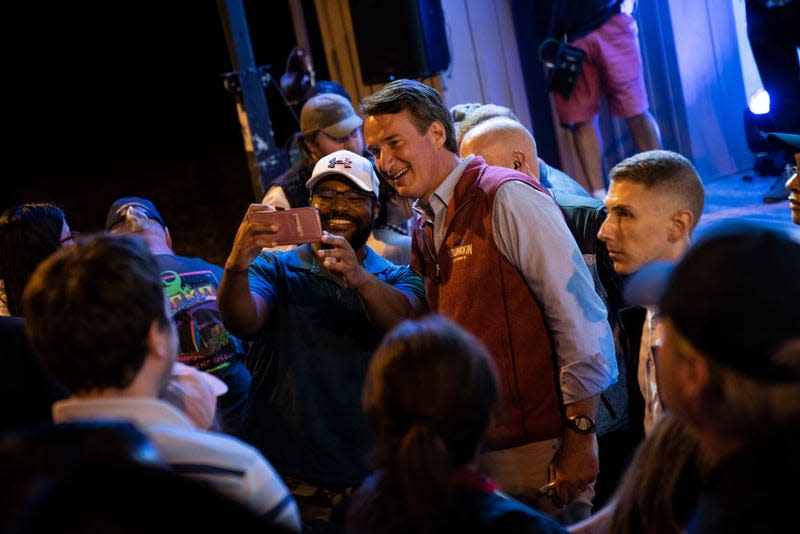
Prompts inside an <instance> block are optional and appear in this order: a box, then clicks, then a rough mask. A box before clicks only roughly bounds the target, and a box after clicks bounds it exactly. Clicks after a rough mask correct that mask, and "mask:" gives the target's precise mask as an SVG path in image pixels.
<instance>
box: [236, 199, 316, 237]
mask: <svg viewBox="0 0 800 534" xmlns="http://www.w3.org/2000/svg"><path fill="white" fill-rule="evenodd" d="M257 206H259V207H260V208H262V209H263V207H264V206H263V205H262V204H251V206H250V208H249V209H248V212H250V213H253V214H254V215H255V217H256V219H255V220H257V221H258V222H261V223H268V224H275V225H277V226H278V231H277V232H276V233H275V234H273V235H272V236H271V237H272V238H273V240H274V241H273V243H274V245H273V246H284V245H299V244H301V243H314V242H316V241H319V240H320V239H321V238H322V224H321V223H320V220H319V212H318V211H317V210H316V208H311V207H306V208H292V209H288V210H276V211H260V210H259V208H257Z"/></svg>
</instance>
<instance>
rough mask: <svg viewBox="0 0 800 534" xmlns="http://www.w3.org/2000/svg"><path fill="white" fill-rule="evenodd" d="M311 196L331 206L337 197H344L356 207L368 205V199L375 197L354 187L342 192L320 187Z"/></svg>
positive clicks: (322, 203) (320, 202)
mask: <svg viewBox="0 0 800 534" xmlns="http://www.w3.org/2000/svg"><path fill="white" fill-rule="evenodd" d="M311 196H312V198H314V199H316V201H317V203H318V204H319V205H320V206H330V205H331V204H333V203H334V202H336V199H337V198H339V197H344V201H345V202H346V203H347V204H348V205H350V206H352V207H354V208H363V207H364V206H366V205H367V201H368V200H369V199H370V198H373V197H372V195H370V194H369V193H362V192H360V191H356V190H354V189H348V190H347V191H341V192H339V191H334V190H333V189H320V190H318V191H315V192H314V194H313V195H311Z"/></svg>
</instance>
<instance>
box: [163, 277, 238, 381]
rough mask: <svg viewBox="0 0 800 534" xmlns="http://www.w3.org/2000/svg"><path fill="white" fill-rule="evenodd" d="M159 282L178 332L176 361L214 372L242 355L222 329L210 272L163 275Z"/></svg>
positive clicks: (233, 340) (216, 283) (215, 281)
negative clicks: (178, 342) (237, 355)
mask: <svg viewBox="0 0 800 534" xmlns="http://www.w3.org/2000/svg"><path fill="white" fill-rule="evenodd" d="M161 282H162V284H163V287H164V293H165V294H166V296H167V299H168V301H169V306H170V310H171V311H172V317H173V319H174V320H175V326H176V327H177V329H178V335H179V338H180V347H179V349H178V352H179V354H178V360H179V361H181V362H182V363H185V364H186V365H191V366H192V367H195V368H197V369H200V370H201V371H215V370H218V369H220V368H222V367H224V366H226V365H228V363H229V362H230V361H231V360H232V359H233V358H234V357H235V356H236V354H237V353H240V352H242V347H241V344H240V341H239V340H238V339H237V338H235V337H233V336H232V335H231V334H230V332H228V330H226V329H225V327H224V326H223V325H222V320H221V319H220V317H219V311H218V310H217V287H218V285H219V282H218V281H217V279H216V277H215V276H214V273H212V272H211V271H207V270H204V271H193V272H185V273H178V272H176V271H162V272H161Z"/></svg>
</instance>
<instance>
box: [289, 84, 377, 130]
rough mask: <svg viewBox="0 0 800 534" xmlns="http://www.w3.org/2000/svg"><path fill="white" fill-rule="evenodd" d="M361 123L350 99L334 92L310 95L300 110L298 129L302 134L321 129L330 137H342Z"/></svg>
mask: <svg viewBox="0 0 800 534" xmlns="http://www.w3.org/2000/svg"><path fill="white" fill-rule="evenodd" d="M363 123H364V121H363V120H362V119H361V117H359V116H358V115H356V111H355V110H354V109H353V105H352V104H351V103H350V101H349V100H347V99H346V98H345V97H343V96H341V95H337V94H336V93H322V94H319V95H317V96H315V97H312V98H310V99H309V100H308V102H306V103H305V104H304V105H303V109H302V110H301V111H300V131H301V132H302V133H303V135H311V134H312V133H314V132H316V131H319V130H321V131H323V132H325V133H326V134H328V135H330V136H332V137H344V136H345V135H347V134H349V133H350V132H352V131H353V130H355V129H356V128H358V127H359V126H361V125H362V124H363Z"/></svg>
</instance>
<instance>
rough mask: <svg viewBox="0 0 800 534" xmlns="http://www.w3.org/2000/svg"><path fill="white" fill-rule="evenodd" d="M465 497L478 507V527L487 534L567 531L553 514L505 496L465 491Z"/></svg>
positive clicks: (496, 493) (495, 493) (502, 494)
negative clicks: (493, 533) (550, 514)
mask: <svg viewBox="0 0 800 534" xmlns="http://www.w3.org/2000/svg"><path fill="white" fill-rule="evenodd" d="M463 491H464V498H465V500H466V502H467V503H472V504H471V505H473V506H475V508H476V510H477V512H478V514H479V517H478V524H479V525H480V526H481V527H482V528H481V530H483V531H485V532H521V533H531V534H533V533H538V534H546V533H551V532H552V533H564V532H566V529H565V528H564V527H563V526H562V525H561V524H560V523H559V522H558V521H556V520H555V519H554V518H552V517H550V516H549V515H547V514H545V513H543V512H540V511H537V510H534V509H533V508H531V507H529V506H527V505H525V504H523V503H521V502H520V501H517V500H516V499H513V498H511V497H509V496H508V495H505V494H504V493H502V492H498V491H495V492H488V493H487V492H481V491H477V490H470V489H465V490H463Z"/></svg>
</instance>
